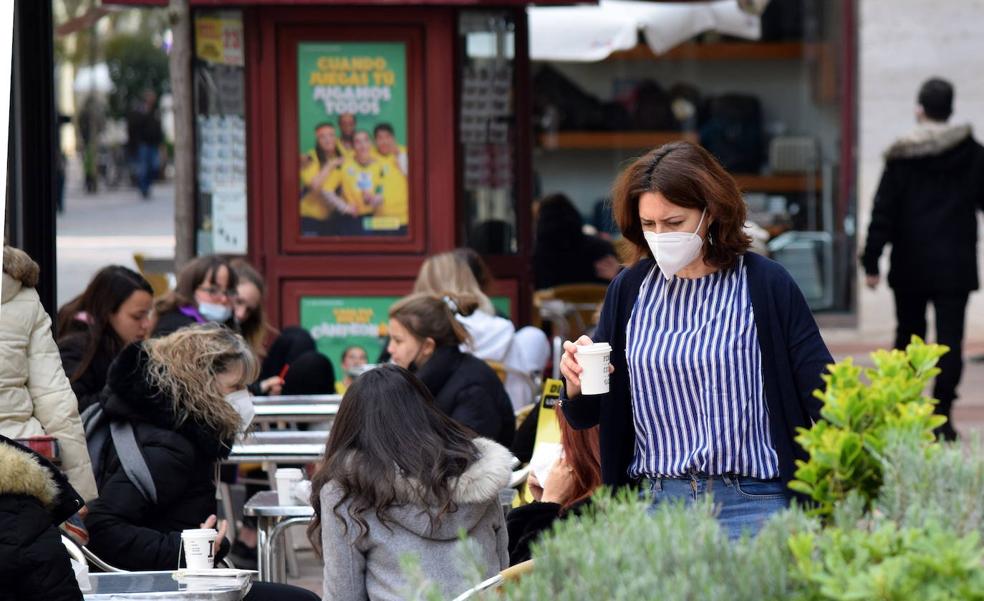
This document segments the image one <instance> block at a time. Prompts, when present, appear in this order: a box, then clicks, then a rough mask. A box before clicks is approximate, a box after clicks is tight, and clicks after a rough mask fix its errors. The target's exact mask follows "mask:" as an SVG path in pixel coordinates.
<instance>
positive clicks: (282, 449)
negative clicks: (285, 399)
mask: <svg viewBox="0 0 984 601" xmlns="http://www.w3.org/2000/svg"><path fill="white" fill-rule="evenodd" d="M327 441H328V433H327V432H325V431H323V430H317V431H311V432H298V431H297V430H274V431H270V432H254V433H253V434H251V435H249V436H248V437H246V438H244V439H243V440H240V441H236V443H235V444H234V445H232V452H231V453H229V458H228V459H226V462H227V463H262V462H270V463H311V462H314V461H320V460H321V459H322V458H323V457H324V454H325V443H326V442H327Z"/></svg>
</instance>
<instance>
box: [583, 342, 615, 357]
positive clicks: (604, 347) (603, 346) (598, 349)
mask: <svg viewBox="0 0 984 601" xmlns="http://www.w3.org/2000/svg"><path fill="white" fill-rule="evenodd" d="M575 352H576V353H577V354H578V355H604V354H605V353H611V352H612V345H610V344H608V343H607V342H595V343H594V344H586V345H584V346H579V347H577V350H576V351H575Z"/></svg>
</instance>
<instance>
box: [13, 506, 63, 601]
mask: <svg viewBox="0 0 984 601" xmlns="http://www.w3.org/2000/svg"><path fill="white" fill-rule="evenodd" d="M11 501H12V502H7V503H4V504H3V506H2V507H0V530H2V533H0V560H2V565H0V582H3V583H4V587H3V588H6V589H7V590H4V591H0V599H17V600H18V601H81V599H82V593H81V591H79V585H78V582H77V581H76V580H75V572H74V571H73V570H72V564H71V562H70V561H69V558H68V551H66V550H65V546H64V545H63V544H62V542H61V535H60V534H59V532H58V529H57V528H56V527H55V526H54V524H53V523H52V518H51V515H50V514H49V513H48V512H47V511H46V510H45V509H44V508H43V507H42V506H41V504H40V503H39V502H38V501H37V500H36V499H27V498H24V497H22V498H19V499H11ZM8 587H12V588H8ZM8 595H10V596H8Z"/></svg>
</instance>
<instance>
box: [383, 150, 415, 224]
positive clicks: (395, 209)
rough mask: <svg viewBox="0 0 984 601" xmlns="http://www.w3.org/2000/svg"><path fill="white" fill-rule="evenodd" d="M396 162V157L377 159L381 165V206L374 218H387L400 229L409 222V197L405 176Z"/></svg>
mask: <svg viewBox="0 0 984 601" xmlns="http://www.w3.org/2000/svg"><path fill="white" fill-rule="evenodd" d="M404 156H405V155H404ZM397 161H398V156H397V155H389V156H385V157H381V158H380V159H379V162H380V164H382V165H383V204H382V205H380V207H379V209H378V210H377V211H376V216H378V217H388V218H390V219H392V220H394V221H395V222H396V223H398V226H397V227H402V226H405V225H407V223H408V222H409V220H410V219H409V218H410V207H409V204H410V195H409V190H408V184H407V176H406V175H404V173H403V169H402V168H401V167H400V165H399V163H398V162H397Z"/></svg>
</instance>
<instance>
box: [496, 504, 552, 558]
mask: <svg viewBox="0 0 984 601" xmlns="http://www.w3.org/2000/svg"><path fill="white" fill-rule="evenodd" d="M559 516H560V505H559V504H557V503H540V502H539V501H537V502H533V503H530V504H529V505H523V506H521V507H517V508H516V509H513V510H512V511H510V512H509V515H508V516H506V530H507V531H508V532H509V565H511V566H514V565H516V564H517V563H522V562H524V561H526V560H527V559H530V545H531V544H532V543H533V541H535V540H536V539H537V538H538V537H539V536H540V534H541V533H542V532H545V531H546V530H549V529H550V526H552V525H553V523H554V522H555V521H556V520H557V518H558V517H559Z"/></svg>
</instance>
